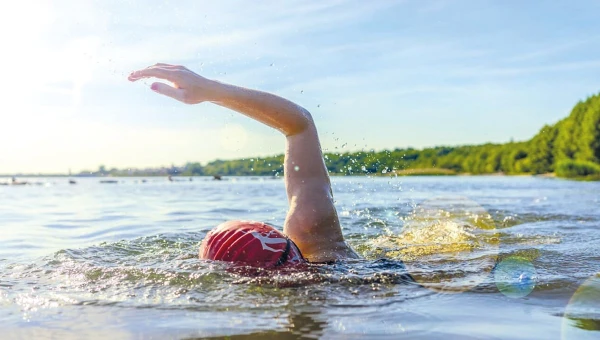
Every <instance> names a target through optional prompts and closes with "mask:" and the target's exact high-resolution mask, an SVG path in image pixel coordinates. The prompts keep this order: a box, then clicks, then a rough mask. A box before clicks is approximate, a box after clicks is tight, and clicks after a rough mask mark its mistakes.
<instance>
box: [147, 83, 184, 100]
mask: <svg viewBox="0 0 600 340" xmlns="http://www.w3.org/2000/svg"><path fill="white" fill-rule="evenodd" d="M150 88H151V89H152V90H153V91H154V92H158V93H160V94H164V95H165V96H168V97H171V98H173V99H177V100H179V101H184V91H185V90H183V89H177V88H174V87H172V86H169V85H167V84H163V83H153V84H152V85H151V86H150Z"/></svg>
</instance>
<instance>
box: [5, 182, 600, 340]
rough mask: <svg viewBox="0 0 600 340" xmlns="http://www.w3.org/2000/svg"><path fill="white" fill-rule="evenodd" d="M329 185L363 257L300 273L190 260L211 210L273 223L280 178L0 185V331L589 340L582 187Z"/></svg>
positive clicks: (592, 282) (594, 297)
mask: <svg viewBox="0 0 600 340" xmlns="http://www.w3.org/2000/svg"><path fill="white" fill-rule="evenodd" d="M332 180H333V187H334V194H335V199H336V205H337V208H338V212H339V214H340V219H341V221H342V224H343V228H344V233H345V235H346V237H347V239H348V241H349V243H350V244H351V245H352V246H353V247H354V248H355V249H357V251H359V253H360V254H361V255H362V256H363V257H364V259H363V260H357V261H347V262H340V263H336V264H330V265H317V264H315V265H311V266H310V267H309V268H307V269H305V270H302V271H296V270H280V271H261V270H256V269H250V268H240V267H236V266H232V265H230V264H226V263H218V262H208V261H201V260H199V259H198V258H197V251H198V246H199V243H200V242H201V241H202V239H203V237H204V236H205V235H206V233H207V232H208V231H209V230H210V229H211V228H212V227H214V226H215V225H217V224H219V223H221V222H224V221H226V220H229V219H253V220H259V221H265V222H267V223H270V224H272V225H274V226H276V227H278V228H280V227H281V226H282V224H283V218H284V216H285V212H286V209H287V203H286V196H285V191H284V186H283V181H281V180H280V179H269V178H258V177H256V178H230V179H228V180H226V181H212V180H210V179H208V178H200V177H199V178H194V180H193V181H188V180H187V179H186V180H185V181H181V182H168V181H166V180H165V179H162V178H147V179H144V181H143V179H141V178H125V179H119V183H116V184H100V183H99V179H97V178H85V179H77V181H78V184H77V185H69V184H68V182H67V179H64V178H49V179H30V181H32V182H39V184H40V185H29V186H20V187H13V186H0V327H1V329H2V334H3V338H6V339H9V338H40V337H41V338H45V337H46V338H64V339H68V338H96V337H112V338H113V339H120V338H157V339H164V338H204V337H222V336H230V337H232V338H265V337H272V338H289V339H292V338H298V337H301V336H303V337H306V338H319V337H326V338H343V339H348V338H376V337H380V338H398V337H404V338H419V337H421V338H428V339H435V338H440V339H442V338H443V339H480V338H497V339H540V338H544V339H561V338H562V339H582V338H584V339H585V338H590V339H592V338H600V331H599V329H600V282H599V281H600V278H599V277H598V276H596V275H597V274H598V273H599V272H600V247H598V244H600V232H599V228H600V209H599V207H600V183H582V182H573V181H564V180H557V179H544V178H533V177H493V176H489V177H444V178H439V177H408V178H368V177H344V178H337V177H336V178H333V179H332ZM407 274H410V275H412V277H414V278H415V281H412V280H410V277H409V276H408V275H407Z"/></svg>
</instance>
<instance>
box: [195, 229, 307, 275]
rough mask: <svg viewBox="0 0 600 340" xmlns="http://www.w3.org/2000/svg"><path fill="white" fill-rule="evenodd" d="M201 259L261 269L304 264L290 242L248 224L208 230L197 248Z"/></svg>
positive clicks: (273, 231)
mask: <svg viewBox="0 0 600 340" xmlns="http://www.w3.org/2000/svg"><path fill="white" fill-rule="evenodd" d="M200 258H201V259H207V260H219V261H232V262H243V263H245V264H249V265H256V266H261V267H277V266H281V265H284V264H299V263H304V262H305V260H304V258H303V257H302V253H300V250H299V249H298V247H297V246H296V245H295V244H294V242H292V240H290V239H289V238H287V237H285V235H283V234H282V233H280V232H279V231H278V230H277V229H275V228H273V227H271V226H269V225H267V224H264V223H262V222H251V221H229V222H225V223H223V224H221V225H219V226H217V227H216V228H214V229H213V230H211V231H210V232H209V233H208V235H206V237H205V238H204V240H203V241H202V245H201V246H200Z"/></svg>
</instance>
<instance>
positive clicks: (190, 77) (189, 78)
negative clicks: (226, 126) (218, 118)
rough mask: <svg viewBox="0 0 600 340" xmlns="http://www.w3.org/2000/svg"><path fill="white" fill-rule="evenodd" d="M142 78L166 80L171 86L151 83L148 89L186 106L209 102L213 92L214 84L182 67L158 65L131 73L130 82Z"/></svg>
mask: <svg viewBox="0 0 600 340" xmlns="http://www.w3.org/2000/svg"><path fill="white" fill-rule="evenodd" d="M143 78H158V79H164V80H168V81H170V82H171V83H173V86H170V85H167V84H165V83H161V82H156V83H152V85H151V86H150V88H151V89H152V90H153V91H155V92H158V93H160V94H164V95H165V96H169V97H171V98H174V99H177V100H179V101H180V102H183V103H186V104H198V103H202V102H205V101H209V100H210V99H211V98H212V97H211V95H212V94H213V92H214V87H215V86H214V85H215V84H216V82H214V81H212V80H209V79H206V78H204V77H202V76H200V75H198V74H196V73H194V72H192V71H190V70H188V69H187V68H186V67H184V66H178V65H169V64H162V63H158V64H155V65H153V66H150V67H148V68H145V69H143V70H138V71H133V72H131V74H130V75H129V77H128V79H129V80H130V81H137V80H140V79H143Z"/></svg>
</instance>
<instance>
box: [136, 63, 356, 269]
mask: <svg viewBox="0 0 600 340" xmlns="http://www.w3.org/2000/svg"><path fill="white" fill-rule="evenodd" d="M144 78H159V79H164V80H167V81H169V82H171V83H173V85H174V86H170V85H167V84H164V83H160V82H158V83H153V84H152V86H151V89H152V90H154V91H155V92H157V93H160V94H163V95H166V96H168V97H171V98H174V99H176V100H178V101H181V102H183V103H186V104H199V103H203V102H211V103H214V104H217V105H219V106H223V107H226V108H229V109H232V110H234V111H237V112H239V113H242V114H244V115H246V116H248V117H250V118H252V119H255V120H257V121H259V122H261V123H263V124H266V125H268V126H270V127H272V128H275V129H277V130H279V131H280V132H281V133H283V134H284V135H285V137H286V149H285V161H284V172H285V188H286V191H287V196H288V202H289V211H288V213H287V216H286V219H285V223H284V226H283V233H281V232H279V231H278V230H276V229H275V228H273V227H272V226H269V225H267V224H265V223H262V222H253V221H229V222H225V223H223V224H221V225H219V226H217V227H216V228H215V229H213V230H212V231H210V232H209V233H208V235H207V236H206V238H205V239H204V240H203V241H202V244H201V246H200V257H201V258H203V259H210V260H222V261H235V262H242V263H246V264H250V265H257V266H263V267H278V266H282V265H293V264H298V263H303V262H305V261H309V262H331V261H335V260H339V259H344V258H358V257H359V256H358V255H357V254H356V253H355V252H354V251H353V250H352V249H351V248H350V247H349V246H348V245H347V244H346V242H345V241H344V236H343V235H342V229H341V227H340V221H339V218H338V214H337V211H336V209H335V206H334V204H333V192H332V190H331V182H330V180H329V174H328V172H327V168H326V167H325V162H324V160H323V154H322V152H321V145H320V143H319V136H318V134H317V128H316V126H315V123H314V121H313V119H312V117H311V115H310V113H309V112H308V111H307V110H306V109H304V108H302V107H300V106H298V105H296V104H294V103H292V102H291V101H289V100H287V99H284V98H281V97H278V96H276V95H273V94H270V93H266V92H262V91H257V90H251V89H247V88H243V87H239V86H235V85H229V84H225V83H221V82H218V81H215V80H210V79H207V78H204V77H202V76H200V75H198V74H196V73H194V72H192V71H190V70H188V69H187V68H185V67H183V66H176V65H169V64H156V65H153V66H150V67H148V68H146V69H143V70H139V71H134V72H132V73H131V74H130V75H129V80H130V81H137V80H140V79H144ZM249 199H251V198H249Z"/></svg>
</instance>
